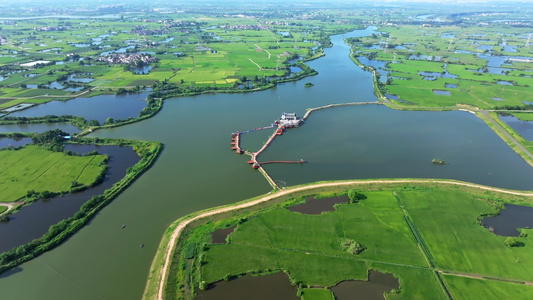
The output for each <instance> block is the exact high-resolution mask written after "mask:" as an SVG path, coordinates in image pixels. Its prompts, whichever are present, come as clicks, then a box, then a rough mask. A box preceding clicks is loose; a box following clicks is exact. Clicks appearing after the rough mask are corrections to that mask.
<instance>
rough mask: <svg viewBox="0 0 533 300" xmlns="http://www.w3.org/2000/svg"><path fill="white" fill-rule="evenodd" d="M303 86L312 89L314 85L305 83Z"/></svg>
mask: <svg viewBox="0 0 533 300" xmlns="http://www.w3.org/2000/svg"><path fill="white" fill-rule="evenodd" d="M304 86H305V87H312V86H314V84H312V83H311V82H306V83H305V84H304Z"/></svg>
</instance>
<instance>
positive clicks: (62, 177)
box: [0, 145, 105, 202]
mask: <svg viewBox="0 0 533 300" xmlns="http://www.w3.org/2000/svg"><path fill="white" fill-rule="evenodd" d="M104 160H105V157H104V156H103V155H92V156H84V157H79V156H67V155H65V154H63V153H60V152H51V151H48V150H46V149H43V148H40V147H38V146H32V145H30V146H26V147H24V148H23V149H20V150H16V151H10V150H4V151H0V201H3V202H12V201H16V200H19V199H21V198H23V197H25V196H26V194H27V192H28V191H30V190H33V191H35V192H37V193H40V192H43V191H48V192H56V193H57V192H62V191H68V190H69V188H70V187H71V185H72V182H73V181H76V182H77V183H78V184H81V185H88V184H91V183H92V182H93V181H94V180H95V179H96V177H97V175H98V174H99V173H100V172H101V171H102V168H104V167H105V163H104Z"/></svg>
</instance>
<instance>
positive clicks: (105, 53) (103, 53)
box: [100, 45, 135, 55]
mask: <svg viewBox="0 0 533 300" xmlns="http://www.w3.org/2000/svg"><path fill="white" fill-rule="evenodd" d="M133 48H135V46H133V45H131V46H128V47H122V48H119V49H117V50H111V51H104V52H102V53H100V55H108V54H111V53H126V51H128V50H129V49H133Z"/></svg>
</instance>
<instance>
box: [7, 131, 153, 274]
mask: <svg viewBox="0 0 533 300" xmlns="http://www.w3.org/2000/svg"><path fill="white" fill-rule="evenodd" d="M78 142H80V143H91V144H94V143H96V144H115V145H124V146H132V147H133V148H134V150H135V151H136V152H137V153H138V154H139V155H140V157H141V159H140V160H139V162H138V163H137V164H135V165H134V166H132V167H131V168H129V169H128V171H127V174H126V176H125V177H124V178H122V179H121V180H120V181H118V182H116V183H115V184H114V185H113V186H112V187H111V188H109V189H107V190H105V191H104V193H103V194H101V195H97V196H94V197H92V198H91V199H90V200H88V201H87V202H85V203H84V204H83V205H82V206H81V208H80V210H79V211H78V212H77V213H76V214H74V216H72V217H70V218H68V219H64V220H62V221H60V222H58V223H57V224H55V225H52V226H50V228H49V230H48V232H47V233H45V234H44V235H43V236H42V237H40V238H38V239H34V240H33V241H31V242H30V243H28V244H25V245H21V246H19V247H15V248H13V249H11V250H9V251H6V252H4V253H2V254H0V273H2V272H4V271H7V270H9V269H12V268H14V267H16V266H18V265H20V264H22V263H23V262H26V261H28V260H30V259H32V258H34V257H37V256H39V255H40V254H42V253H44V252H46V251H48V250H50V249H52V248H54V247H56V246H58V245H60V244H61V243H62V242H64V241H65V240H66V239H68V238H69V237H70V236H72V235H73V234H74V233H76V232H77V231H78V230H79V229H81V228H82V227H83V226H84V225H85V224H87V223H88V222H89V221H90V220H91V218H92V217H94V216H95V215H96V213H98V211H100V210H101V209H102V208H104V207H105V206H106V205H107V204H109V203H110V202H111V201H112V200H113V199H115V198H116V197H117V196H118V195H119V194H120V193H121V192H122V191H124V190H125V189H126V188H127V187H128V186H129V185H130V184H132V183H133V182H134V181H135V180H136V179H137V178H138V177H139V176H141V175H142V174H143V173H144V172H145V171H146V170H148V169H149V168H150V167H151V166H152V165H153V163H154V162H155V160H156V159H157V157H158V155H159V153H160V152H161V150H162V147H163V146H162V144H161V143H158V142H140V141H133V140H124V139H118V140H114V139H96V138H83V139H78Z"/></svg>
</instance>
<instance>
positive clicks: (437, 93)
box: [433, 90, 452, 96]
mask: <svg viewBox="0 0 533 300" xmlns="http://www.w3.org/2000/svg"><path fill="white" fill-rule="evenodd" d="M433 94H435V95H439V96H451V95H452V93H450V91H443V90H433Z"/></svg>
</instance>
